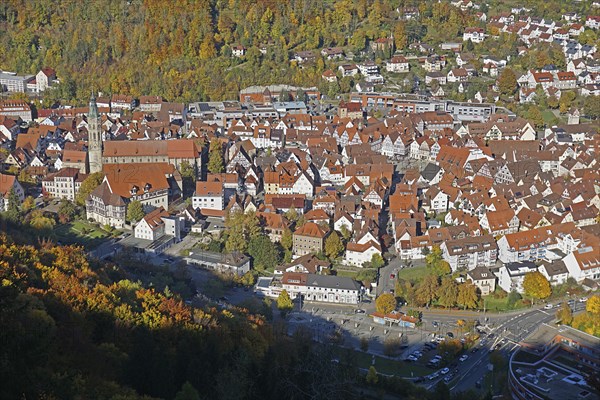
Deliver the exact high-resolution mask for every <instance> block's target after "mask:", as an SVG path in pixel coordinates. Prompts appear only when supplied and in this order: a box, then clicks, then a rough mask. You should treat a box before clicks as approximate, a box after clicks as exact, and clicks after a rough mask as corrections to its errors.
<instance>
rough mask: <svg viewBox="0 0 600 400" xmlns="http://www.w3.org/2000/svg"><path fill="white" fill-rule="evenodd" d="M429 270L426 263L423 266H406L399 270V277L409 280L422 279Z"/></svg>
mask: <svg viewBox="0 0 600 400" xmlns="http://www.w3.org/2000/svg"><path fill="white" fill-rule="evenodd" d="M428 273H429V271H427V267H426V266H425V265H423V266H421V267H412V268H404V269H401V270H399V271H398V278H400V279H404V280H409V281H420V280H421V279H423V278H424V277H425V276H426V275H427V274H428Z"/></svg>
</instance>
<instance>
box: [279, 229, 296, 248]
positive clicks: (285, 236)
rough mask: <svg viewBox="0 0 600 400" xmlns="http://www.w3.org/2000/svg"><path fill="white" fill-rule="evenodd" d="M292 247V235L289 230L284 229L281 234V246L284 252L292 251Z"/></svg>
mask: <svg viewBox="0 0 600 400" xmlns="http://www.w3.org/2000/svg"><path fill="white" fill-rule="evenodd" d="M293 245H294V235H293V233H292V230H291V229H290V228H285V229H284V230H283V233H282V234H281V246H282V247H283V249H284V250H285V251H290V250H292V246H293Z"/></svg>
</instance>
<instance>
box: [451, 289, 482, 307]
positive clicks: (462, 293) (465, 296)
mask: <svg viewBox="0 0 600 400" xmlns="http://www.w3.org/2000/svg"><path fill="white" fill-rule="evenodd" d="M478 299H479V295H478V294H477V286H475V285H474V284H472V283H471V282H465V283H462V284H460V285H459V286H458V296H457V298H456V303H457V304H458V305H459V306H462V307H463V309H467V308H476V307H477V300H478Z"/></svg>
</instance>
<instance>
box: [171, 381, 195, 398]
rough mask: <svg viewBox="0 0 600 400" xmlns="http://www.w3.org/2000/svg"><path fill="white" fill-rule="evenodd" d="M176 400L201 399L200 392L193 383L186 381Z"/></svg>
mask: <svg viewBox="0 0 600 400" xmlns="http://www.w3.org/2000/svg"><path fill="white" fill-rule="evenodd" d="M175 400H200V393H198V391H197V390H196V388H195V387H193V386H192V384H191V383H189V382H187V381H186V382H185V383H184V384H183V385H182V386H181V390H180V391H179V392H177V394H176V395H175Z"/></svg>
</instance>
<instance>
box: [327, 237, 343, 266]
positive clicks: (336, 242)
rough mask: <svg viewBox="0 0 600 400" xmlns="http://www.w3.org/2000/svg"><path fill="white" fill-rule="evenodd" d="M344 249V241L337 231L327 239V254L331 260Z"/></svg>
mask: <svg viewBox="0 0 600 400" xmlns="http://www.w3.org/2000/svg"><path fill="white" fill-rule="evenodd" d="M343 251H344V243H342V240H341V239H340V236H339V235H338V234H337V232H336V231H333V232H331V234H330V235H329V236H328V237H327V239H325V254H326V255H327V257H328V258H329V259H330V260H334V259H336V258H337V257H338V256H339V255H340V254H341V253H342V252H343Z"/></svg>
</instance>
